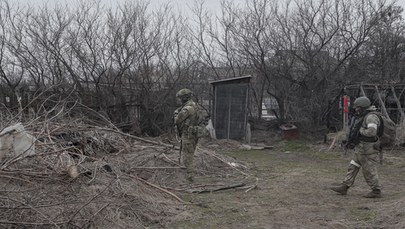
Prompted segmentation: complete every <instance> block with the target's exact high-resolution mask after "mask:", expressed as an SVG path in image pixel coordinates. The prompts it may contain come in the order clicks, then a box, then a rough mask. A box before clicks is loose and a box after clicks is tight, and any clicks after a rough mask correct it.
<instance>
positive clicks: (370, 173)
mask: <svg viewBox="0 0 405 229" xmlns="http://www.w3.org/2000/svg"><path fill="white" fill-rule="evenodd" d="M356 148H357V147H356ZM378 162H379V151H378V150H375V149H374V148H373V144H372V143H363V144H360V145H359V146H358V148H357V149H356V150H355V152H354V157H353V160H351V162H350V165H349V168H348V171H347V174H346V177H345V179H344V181H343V184H345V185H347V186H348V187H351V186H352V185H353V184H354V180H355V179H356V176H357V174H358V173H359V171H360V168H361V169H362V172H363V176H364V179H365V180H366V182H367V184H368V185H369V186H370V188H371V189H373V190H374V189H380V190H381V185H380V181H379V178H378V171H377V164H378Z"/></svg>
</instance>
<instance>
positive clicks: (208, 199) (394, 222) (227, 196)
mask: <svg viewBox="0 0 405 229" xmlns="http://www.w3.org/2000/svg"><path fill="white" fill-rule="evenodd" d="M224 154H227V155H228V156H232V157H235V158H237V159H239V160H241V161H245V162H247V163H249V164H251V165H252V167H253V168H254V169H253V174H252V175H253V176H256V177H257V178H259V186H258V188H257V189H254V190H252V191H249V192H247V193H246V192H245V191H241V190H228V191H221V192H215V193H206V194H183V195H182V198H184V199H186V200H188V201H191V202H193V203H198V204H200V205H199V206H188V208H189V210H188V211H187V212H185V213H184V214H183V215H182V216H181V217H180V218H182V220H175V222H173V224H171V225H169V226H168V228H370V227H373V228H404V227H405V217H404V216H405V182H404V181H405V176H404V174H405V153H401V152H395V153H393V152H391V153H389V154H387V155H386V158H387V161H386V163H385V164H384V165H381V166H380V167H379V172H380V179H381V181H382V183H383V187H384V189H383V194H384V198H382V199H366V198H363V197H362V195H363V194H365V193H367V192H368V191H369V188H368V186H367V184H366V183H365V181H364V178H363V177H362V174H361V172H360V173H359V176H358V178H357V180H356V183H355V186H354V187H352V188H351V189H350V190H349V193H348V195H347V196H340V195H336V194H334V193H333V192H332V191H331V190H329V187H330V186H331V185H332V184H333V183H336V182H340V181H341V180H342V179H343V177H344V175H345V172H346V168H347V165H348V163H349V161H350V155H346V156H345V155H343V154H342V153H338V152H329V153H327V152H324V151H323V150H320V149H319V147H318V149H316V147H315V148H314V147H312V146H311V147H308V146H306V145H305V144H301V145H299V146H298V147H295V148H292V149H286V148H284V149H277V150H258V151H238V152H227V153H224ZM197 182H198V179H197ZM184 218H185V220H184Z"/></svg>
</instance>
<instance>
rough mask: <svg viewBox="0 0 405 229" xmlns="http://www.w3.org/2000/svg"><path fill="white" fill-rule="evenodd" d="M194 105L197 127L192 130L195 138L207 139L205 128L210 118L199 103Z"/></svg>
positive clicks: (207, 133)
mask: <svg viewBox="0 0 405 229" xmlns="http://www.w3.org/2000/svg"><path fill="white" fill-rule="evenodd" d="M195 104H196V113H197V125H196V126H195V127H196V129H195V130H194V131H195V132H196V134H197V137H199V138H201V137H207V136H208V135H209V132H208V129H207V128H206V126H207V125H208V121H209V119H210V116H209V114H208V111H207V110H206V109H205V108H204V107H203V106H202V105H201V104H199V103H197V102H196V103H195Z"/></svg>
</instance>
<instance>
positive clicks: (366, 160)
mask: <svg viewBox="0 0 405 229" xmlns="http://www.w3.org/2000/svg"><path fill="white" fill-rule="evenodd" d="M353 107H354V109H355V111H356V115H357V116H358V117H357V118H356V119H355V121H354V126H356V122H357V123H358V124H359V125H361V127H360V128H359V129H358V130H357V131H359V132H358V133H357V134H358V136H359V137H358V142H357V143H356V144H355V145H353V147H354V158H353V160H351V162H350V165H349V168H348V171H347V174H346V177H345V179H344V181H343V182H342V184H341V185H340V186H337V187H332V188H331V189H332V190H333V191H335V192H337V193H339V194H341V195H346V194H347V190H348V189H349V188H350V187H351V186H352V185H353V183H354V180H355V178H356V176H357V174H358V172H359V170H360V168H362V172H363V175H364V178H365V180H366V182H367V184H368V185H369V186H370V188H371V189H372V191H371V192H370V193H368V194H366V195H365V196H364V197H366V198H381V185H380V181H379V178H378V172H377V163H378V160H379V153H380V145H379V139H378V136H377V130H378V127H379V126H380V125H381V123H380V119H379V117H378V116H377V115H376V114H374V113H370V112H372V111H375V110H376V108H375V106H371V102H370V100H369V99H368V98H367V97H359V98H357V99H356V100H355V101H354V103H353ZM369 113H370V114H369ZM360 122H361V123H360ZM351 131H353V130H352V128H351ZM349 148H351V147H349Z"/></svg>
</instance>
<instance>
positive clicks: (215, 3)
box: [8, 0, 405, 18]
mask: <svg viewBox="0 0 405 229" xmlns="http://www.w3.org/2000/svg"><path fill="white" fill-rule="evenodd" d="M8 1H9V2H10V3H22V4H30V5H44V4H49V5H54V4H55V3H62V4H66V3H67V4H69V5H74V2H77V1H78V0H8ZM126 1H128V0H100V2H101V3H102V4H103V5H106V6H114V5H117V3H118V4H120V3H124V2H126ZM281 1H283V0H281ZM375 1H377V0H375ZM387 1H388V2H392V0H387ZM149 2H150V6H151V7H152V8H155V7H156V8H158V7H159V6H160V5H163V4H166V3H168V2H171V4H172V6H173V7H174V8H175V9H177V8H179V9H181V10H182V11H187V10H188V7H189V6H192V5H193V2H194V0H149ZM204 2H205V6H206V8H208V9H209V10H211V11H213V13H219V12H220V10H219V9H220V6H221V3H220V2H221V0H204ZM233 2H234V3H236V4H241V3H244V2H245V0H233ZM397 2H398V4H399V5H401V6H402V7H403V8H404V9H405V0H397ZM403 17H404V18H405V12H404V13H403Z"/></svg>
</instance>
